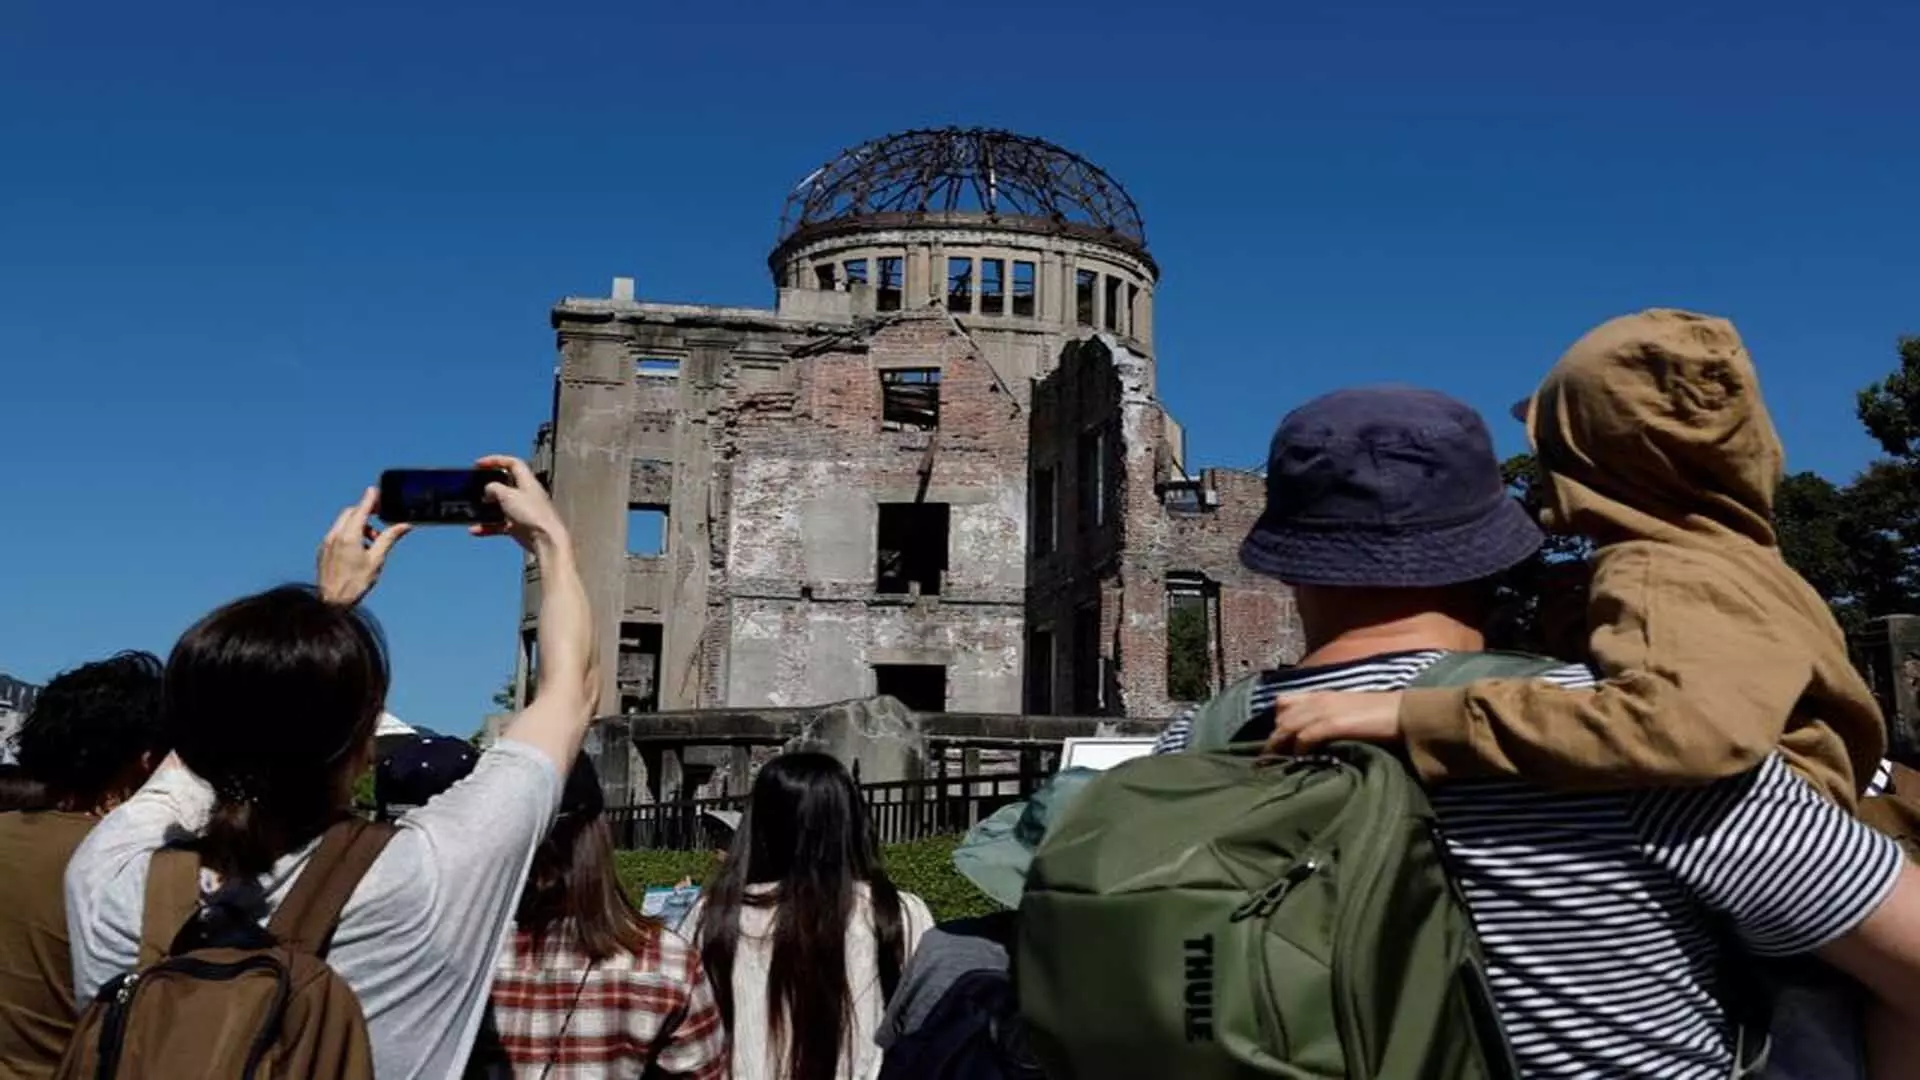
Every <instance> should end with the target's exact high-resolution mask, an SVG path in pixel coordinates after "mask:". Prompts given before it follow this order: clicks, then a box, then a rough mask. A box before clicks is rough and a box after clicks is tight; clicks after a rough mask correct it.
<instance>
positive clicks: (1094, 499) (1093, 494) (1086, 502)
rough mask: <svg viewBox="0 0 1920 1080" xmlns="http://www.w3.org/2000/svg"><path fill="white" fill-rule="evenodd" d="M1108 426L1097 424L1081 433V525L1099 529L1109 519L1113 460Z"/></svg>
mask: <svg viewBox="0 0 1920 1080" xmlns="http://www.w3.org/2000/svg"><path fill="white" fill-rule="evenodd" d="M1107 443H1108V438H1107V429H1106V428H1104V427H1097V428H1094V429H1092V430H1090V431H1083V432H1081V433H1080V440H1079V447H1078V450H1079V455H1078V456H1079V465H1080V470H1079V476H1078V477H1077V478H1076V483H1077V485H1078V489H1079V493H1080V529H1081V531H1082V532H1085V531H1086V530H1088V529H1097V528H1099V527H1100V526H1102V525H1105V524H1106V523H1107V511H1108V506H1107V502H1108V499H1107V485H1108V484H1109V483H1110V482H1111V481H1110V477H1109V468H1108V466H1109V462H1108V460H1107V457H1108V448H1107Z"/></svg>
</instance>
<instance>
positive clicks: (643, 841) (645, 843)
mask: <svg viewBox="0 0 1920 1080" xmlns="http://www.w3.org/2000/svg"><path fill="white" fill-rule="evenodd" d="M1046 778H1047V774H1045V773H988V774H982V775H977V776H946V777H929V778H927V779H922V780H891V781H886V782H883V783H876V784H861V785H860V795H861V797H862V798H863V799H864V800H865V801H866V804H867V815H868V820H869V821H871V822H872V823H873V829H874V835H875V838H876V839H877V840H878V841H879V842H880V843H882V844H900V843H906V842H909V841H913V840H923V839H926V838H927V837H930V836H945V835H950V834H953V833H962V832H965V831H967V830H968V829H969V828H972V827H973V825H974V823H975V822H977V821H979V820H980V819H981V818H983V817H986V816H987V815H989V814H991V813H993V812H994V811H995V810H998V809H1000V808H1001V807H1003V806H1005V805H1007V804H1008V803H1011V802H1015V801H1017V800H1020V799H1024V798H1026V797H1027V796H1028V795H1031V794H1032V793H1033V791H1034V789H1035V788H1037V787H1039V786H1040V783H1041V782H1042V781H1044V780H1045V779H1046ZM746 805H747V800H746V796H744V795H728V796H723V797H721V798H715V799H680V800H677V801H674V802H657V803H640V804H637V805H634V806H613V807H608V808H607V824H608V826H609V827H610V828H611V829H612V830H613V842H614V846H616V847H620V848H625V849H631V850H638V849H645V848H659V849H666V850H672V851H697V850H703V849H713V848H723V847H725V846H726V845H727V843H728V841H729V839H730V838H731V835H732V831H733V828H732V824H731V822H730V821H729V820H728V817H730V816H731V815H733V814H737V813H739V812H740V811H742V810H744V809H746Z"/></svg>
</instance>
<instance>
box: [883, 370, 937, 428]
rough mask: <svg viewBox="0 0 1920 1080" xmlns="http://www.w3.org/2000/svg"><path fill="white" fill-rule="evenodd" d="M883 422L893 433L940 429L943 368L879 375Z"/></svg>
mask: <svg viewBox="0 0 1920 1080" xmlns="http://www.w3.org/2000/svg"><path fill="white" fill-rule="evenodd" d="M880 399H881V400H880V423H881V426H882V427H885V428H888V429H890V430H913V431H932V430H933V429H935V428H937V427H939V426H940V369H939V368H898V369H892V370H888V371H882V372H881V373H880Z"/></svg>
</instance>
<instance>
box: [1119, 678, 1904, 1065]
mask: <svg viewBox="0 0 1920 1080" xmlns="http://www.w3.org/2000/svg"><path fill="white" fill-rule="evenodd" d="M1441 655H1443V654H1442V653H1440V652H1437V651H1428V652H1411V653H1396V654H1390V655H1386V656H1380V657H1375V658H1372V659H1369V660H1362V661H1358V662H1354V663H1349V664H1339V665H1330V666H1327V667H1320V668H1311V669H1309V668H1301V669H1295V670H1292V671H1283V672H1273V673H1269V674H1268V675H1266V676H1265V677H1263V678H1262V679H1261V682H1260V684H1259V685H1258V687H1257V689H1256V690H1255V691H1254V694H1253V700H1252V706H1251V710H1250V712H1251V715H1250V717H1249V721H1252V720H1253V719H1255V718H1261V717H1265V716H1267V715H1268V714H1269V712H1270V710H1271V708H1272V705H1273V702H1274V700H1275V699H1276V698H1277V697H1279V696H1280V695H1281V694H1294V693H1301V692H1305V691H1312V690H1398V689H1402V688H1404V687H1405V686H1406V685H1407V684H1408V683H1409V682H1411V681H1412V680H1413V678H1414V677H1415V676H1417V675H1418V674H1419V673H1420V672H1421V671H1422V670H1424V669H1425V668H1426V667H1427V665H1429V664H1431V663H1433V662H1434V661H1435V660H1437V659H1438V658H1439V657H1440V656H1441ZM1544 677H1545V678H1546V679H1547V680H1548V681H1551V682H1554V683H1557V684H1558V685H1561V686H1569V687H1579V686H1590V685H1592V684H1593V675H1592V673H1591V672H1590V671H1589V670H1588V669H1586V668H1584V667H1566V668H1561V669H1559V670H1557V671H1554V672H1550V673H1548V674H1547V675H1546V676H1544ZM1191 730H1192V724H1191V718H1190V717H1183V718H1181V719H1178V720H1176V721H1174V722H1173V723H1172V724H1170V725H1169V726H1168V728H1167V730H1166V732H1165V733H1163V734H1162V736H1161V738H1160V740H1159V743H1158V745H1157V746H1156V747H1155V750H1156V752H1163V753H1164V752H1168V751H1176V750H1181V749H1184V748H1185V747H1186V745H1187V742H1188V741H1189V738H1190V735H1191ZM1430 795H1431V798H1432V802H1433V807H1434V811H1435V813H1436V814H1437V815H1438V816H1439V819H1440V824H1441V831H1442V834H1443V836H1444V838H1445V841H1446V844H1447V848H1448V850H1449V851H1450V853H1451V854H1452V856H1453V860H1452V861H1453V864H1454V865H1453V867H1452V868H1453V870H1454V871H1455V873H1456V875H1457V877H1458V880H1459V883H1460V886H1461V889H1462V892H1463V893H1464V895H1465V896H1466V899H1467V906H1468V909H1469V910H1470V911H1471V913H1472V915H1473V920H1474V925H1475V926H1476V927H1477V928H1478V930H1479V932H1480V938H1481V944H1482V947H1483V949H1484V951H1485V954H1486V959H1487V974H1488V978H1489V981H1490V982H1491V984H1492V987H1493V993H1494V1001H1495V1005H1496V1007H1497V1009H1498V1011H1499V1014H1500V1020H1501V1024H1502V1026H1503V1027H1504V1029H1505V1031H1506V1034H1507V1038H1508V1040H1509V1042H1510V1043H1511V1044H1512V1046H1513V1051H1514V1056H1515V1057H1516V1058H1517V1059H1518V1060H1519V1062H1520V1066H1521V1070H1522V1072H1523V1073H1524V1074H1525V1075H1526V1076H1528V1077H1554V1078H1562V1077H1582V1078H1584V1077H1595V1078H1597V1077H1661V1078H1668V1077H1673V1078H1688V1080H1691V1078H1695V1077H1698V1078H1702V1080H1717V1078H1721V1077H1724V1076H1726V1075H1727V1073H1728V1071H1729V1069H1730V1068H1731V1066H1732V1050H1731V1048H1730V1043H1729V1032H1730V1027H1729V1024H1728V1021H1727V1018H1726V1015H1725V1013H1724V1012H1723V1011H1722V1009H1721V1007H1720V1005H1719V1003H1718V1001H1717V1000H1716V993H1717V992H1718V990H1719V989H1720V988H1719V986H1718V985H1717V983H1718V979H1717V978H1716V976H1715V971H1716V969H1717V967H1718V964H1719V960H1720V957H1719V951H1720V946H1719V941H1720V939H1719V938H1718V937H1717V936H1716V934H1715V933H1714V923H1715V921H1716V919H1719V920H1724V922H1725V923H1726V924H1727V925H1728V926H1730V927H1731V928H1732V930H1733V931H1734V932H1735V933H1736V934H1737V935H1738V937H1739V939H1740V941H1741V942H1742V943H1743V944H1744V945H1745V946H1746V948H1747V949H1748V950H1749V951H1750V952H1752V953H1754V954H1756V955H1760V956H1769V957H1774V956H1792V955H1798V954H1803V953H1807V952H1810V951H1812V950H1814V949H1816V948H1818V947H1820V946H1821V945H1824V944H1826V943H1827V942H1829V941H1832V940H1833V939H1835V938H1837V937H1840V936H1841V935H1843V934H1845V933H1847V932H1848V931H1850V930H1852V929H1853V928H1854V927H1855V926H1857V925H1858V924H1859V923H1860V921H1861V920H1863V919H1865V918H1866V917H1867V915H1869V914H1871V913H1872V911H1873V910H1874V908H1876V907H1878V906H1879V904H1880V902H1881V900H1883V899H1884V898H1885V897H1886V895H1887V893H1888V892H1889V891H1890V890H1891V889H1892V887H1893V883H1894V880H1895V878H1896V876H1897V875H1898V873H1899V870H1900V860H1901V856H1900V851H1899V849H1898V848H1897V847H1896V846H1895V845H1894V844H1893V843H1892V842H1891V841H1889V840H1886V839H1885V838H1883V837H1881V836H1879V835H1878V834H1877V833H1874V832H1873V831H1871V830H1870V829H1868V828H1867V827H1866V826H1864V825H1861V824H1860V823H1859V822H1857V821H1855V820H1854V819H1853V818H1852V817H1851V816H1849V815H1848V814H1846V813H1845V812H1844V811H1842V810H1840V809H1839V808H1838V807H1835V806H1834V805H1832V804H1831V803H1829V802H1827V801H1826V800H1825V799H1824V798H1822V797H1821V796H1820V795H1819V794H1817V793H1816V792H1815V791H1814V789H1813V788H1812V787H1811V786H1809V785H1808V784H1807V783H1806V782H1804V781H1802V780H1801V779H1800V778H1799V777H1797V776H1795V775H1794V774H1793V773H1792V772H1791V771H1790V770H1788V769H1787V767H1786V766H1785V765H1784V764H1783V763H1782V762H1781V760H1780V758H1779V757H1778V756H1774V757H1770V758H1768V759H1767V761H1766V762H1764V763H1763V764H1762V765H1761V766H1760V767H1759V768H1757V769H1755V770H1754V771H1753V772H1751V773H1747V774H1745V775H1743V776H1738V777H1733V778H1730V779H1728V780H1723V781H1720V782H1719V783H1716V784H1712V785H1709V786H1705V787H1698V788H1670V789H1664V790H1646V791H1629V792H1609V793H1599V794H1595V793H1580V794H1574V793H1568V792H1555V791H1548V790H1545V789H1543V788H1539V787H1535V786H1533V785H1529V784H1525V783H1522V782H1519V781H1475V782H1470V783H1456V784H1449V785H1446V786H1443V787H1439V788H1436V789H1434V790H1432V791H1431V792H1430Z"/></svg>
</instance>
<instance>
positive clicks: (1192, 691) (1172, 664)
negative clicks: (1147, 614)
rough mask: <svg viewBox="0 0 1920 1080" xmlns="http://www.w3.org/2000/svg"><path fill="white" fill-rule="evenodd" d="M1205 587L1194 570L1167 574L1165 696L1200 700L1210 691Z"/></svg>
mask: <svg viewBox="0 0 1920 1080" xmlns="http://www.w3.org/2000/svg"><path fill="white" fill-rule="evenodd" d="M1208 593H1209V587H1208V582H1207V579H1206V578H1205V577H1203V576H1201V575H1198V574H1169V575H1167V697H1168V698H1170V699H1172V700H1174V701H1183V702H1184V701H1204V700H1206V698H1207V697H1208V696H1209V694H1210V693H1211V691H1210V689H1209V687H1210V686H1211V685H1212V682H1213V679H1212V670H1213V665H1212V663H1211V657H1212V654H1213V649H1212V637H1213V635H1212V633H1211V632H1210V631H1211V627H1210V626H1209V625H1208V624H1209V622H1210V620H1209V619H1208V618H1207V612H1208V609H1209V607H1210V605H1209V603H1208Z"/></svg>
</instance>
